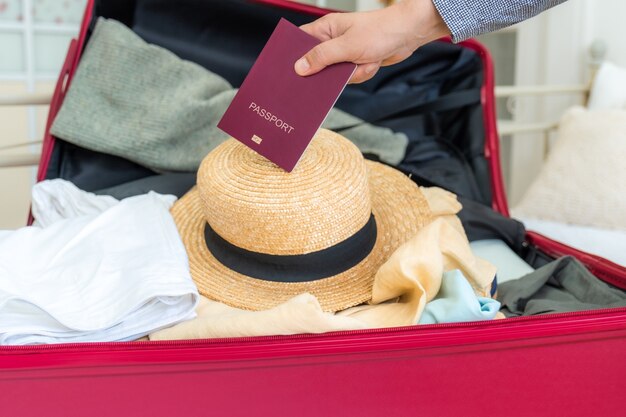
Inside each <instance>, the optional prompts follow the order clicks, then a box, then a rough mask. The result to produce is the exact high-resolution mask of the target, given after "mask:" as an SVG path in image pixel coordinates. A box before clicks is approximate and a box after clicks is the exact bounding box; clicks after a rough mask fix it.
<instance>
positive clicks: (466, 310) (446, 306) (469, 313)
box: [419, 269, 500, 324]
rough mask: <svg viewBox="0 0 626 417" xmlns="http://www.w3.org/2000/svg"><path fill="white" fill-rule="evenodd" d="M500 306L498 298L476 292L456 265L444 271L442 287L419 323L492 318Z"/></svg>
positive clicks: (428, 305) (456, 321)
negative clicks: (454, 267)
mask: <svg viewBox="0 0 626 417" xmlns="http://www.w3.org/2000/svg"><path fill="white" fill-rule="evenodd" d="M499 310H500V303H499V302H498V301H496V300H493V299H491V298H487V297H478V296H476V294H474V290H473V289H472V286H471V285H470V283H469V282H468V281H467V278H465V276H464V275H463V273H462V272H461V271H459V270H458V269H455V270H452V271H448V272H446V273H444V274H443V280H442V282H441V289H440V290H439V293H438V294H437V296H436V297H435V299H434V300H432V301H431V302H430V303H428V304H426V308H425V309H424V312H423V313H422V317H421V318H420V320H419V324H435V323H458V322H463V321H480V320H492V319H493V318H494V317H495V316H496V313H498V311H499Z"/></svg>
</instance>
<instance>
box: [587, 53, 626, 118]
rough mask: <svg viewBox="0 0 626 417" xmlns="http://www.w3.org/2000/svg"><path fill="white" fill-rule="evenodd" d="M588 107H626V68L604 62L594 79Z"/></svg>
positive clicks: (602, 108)
mask: <svg viewBox="0 0 626 417" xmlns="http://www.w3.org/2000/svg"><path fill="white" fill-rule="evenodd" d="M587 107H588V108H589V109H591V110H604V109H626V69H624V68H620V67H618V66H617V65H614V64H611V63H610V62H605V63H603V64H602V66H601V67H600V69H599V70H598V73H597V74H596V77H595V80H594V81H593V86H592V88H591V93H590V95H589V103H588V105H587Z"/></svg>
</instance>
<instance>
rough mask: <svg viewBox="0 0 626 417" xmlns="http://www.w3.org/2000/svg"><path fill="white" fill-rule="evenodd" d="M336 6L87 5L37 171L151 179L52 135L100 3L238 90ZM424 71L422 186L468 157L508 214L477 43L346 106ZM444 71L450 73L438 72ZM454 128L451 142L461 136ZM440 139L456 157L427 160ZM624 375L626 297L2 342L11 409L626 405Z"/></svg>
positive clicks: (343, 410)
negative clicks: (379, 321) (577, 306)
mask: <svg viewBox="0 0 626 417" xmlns="http://www.w3.org/2000/svg"><path fill="white" fill-rule="evenodd" d="M326 12H327V11H325V10H322V9H318V8H315V7H312V6H306V5H302V4H297V3H292V2H289V1H284V0H263V1H255V2H250V1H243V0H219V1H217V0H215V1H204V2H203V1H198V0H185V1H181V2H168V1H165V0H135V1H129V0H108V1H95V2H94V1H93V0H90V1H88V5H87V9H86V13H85V17H84V20H83V25H82V28H81V31H80V36H79V39H78V40H74V41H72V43H71V44H70V48H69V51H68V54H67V58H66V60H65V63H64V65H63V69H62V72H61V75H60V77H59V80H58V83H57V88H56V91H55V94H54V98H53V102H52V104H51V106H50V114H49V119H48V126H47V133H46V137H45V141H44V147H43V154H42V155H43V156H42V159H41V163H40V166H39V172H38V177H37V178H38V180H43V179H46V178H56V177H61V178H65V179H69V180H72V181H73V182H75V183H76V184H77V185H79V186H80V187H81V188H84V189H86V190H89V189H90V188H91V189H95V188H97V186H102V184H96V183H97V182H98V181H106V182H107V184H109V185H110V184H116V183H119V182H121V181H122V180H123V178H121V176H123V175H126V176H127V177H128V176H130V177H132V176H135V177H141V176H142V175H147V174H146V173H145V172H144V171H142V169H143V168H141V167H138V166H135V165H134V164H132V163H130V162H128V161H124V160H122V159H119V158H115V157H109V156H105V155H101V154H97V153H95V152H91V151H87V150H84V149H80V148H77V147H75V146H73V145H70V144H68V143H65V142H63V141H60V140H57V139H55V138H54V137H52V136H51V135H50V134H49V128H50V124H51V122H52V120H53V119H54V117H55V115H56V113H57V111H58V109H59V107H60V106H61V103H62V102H63V98H64V93H65V91H66V90H67V88H68V86H69V84H70V83H71V79H72V75H73V73H74V71H75V70H76V67H77V65H78V62H79V60H80V57H81V51H82V49H83V47H84V45H85V41H86V39H87V38H88V36H89V33H90V31H91V29H92V28H93V24H94V22H95V18H96V17H97V16H105V17H111V18H114V19H117V20H120V21H122V22H123V23H125V24H127V25H128V26H130V27H132V28H133V30H135V31H136V32H137V33H138V34H140V36H142V37H143V38H144V39H145V40H147V41H148V42H151V43H155V44H159V45H162V46H165V47H168V48H170V49H172V50H173V51H174V52H175V53H176V54H178V55H179V56H181V57H182V58H185V59H189V60H192V61H195V62H197V63H200V64H201V65H203V66H205V67H207V68H208V69H210V70H212V71H215V72H217V73H219V74H221V75H222V76H224V77H225V78H227V79H228V80H229V81H231V82H232V83H233V84H234V85H237V84H238V83H240V82H241V81H242V80H243V77H244V76H245V74H246V73H247V71H248V69H249V67H250V65H251V64H252V63H253V61H254V59H255V57H256V55H257V54H258V52H259V51H260V49H261V47H262V46H263V44H264V42H265V40H266V39H267V37H268V36H269V33H270V32H271V30H272V29H273V27H274V26H275V24H276V23H277V21H278V19H279V17H281V16H282V17H286V18H287V19H289V20H290V21H292V22H293V23H296V24H302V23H304V22H306V21H309V20H311V19H313V18H315V17H317V16H320V15H322V14H324V13H326ZM212 40H214V41H212ZM416 68H418V69H416ZM419 68H422V69H421V70H420V69H419ZM411 71H424V72H423V73H420V74H419V77H417V78H420V79H422V80H424V83H428V82H431V83H433V82H434V83H435V84H436V86H437V87H436V88H435V89H434V90H436V91H437V94H438V95H439V96H437V94H435V96H433V93H432V92H433V91H434V90H433V89H432V88H431V89H428V88H425V89H423V90H420V91H418V93H419V94H418V93H416V95H415V96H414V97H413V96H411V98H410V99H407V98H406V97H405V98H404V99H403V100H404V101H405V103H406V101H407V100H409V101H413V102H410V103H409V104H410V105H409V106H408V110H409V112H408V113H410V115H411V117H415V119H414V120H416V121H418V122H419V126H421V128H424V126H426V127H430V128H432V126H433V125H437V126H438V127H437V128H436V129H434V130H435V131H437V132H436V134H435V135H433V136H432V138H431V139H432V140H430V142H429V143H422V144H416V145H415V152H414V155H413V157H414V159H411V158H409V156H410V155H408V154H407V157H406V158H405V161H404V162H403V163H402V164H401V165H400V166H399V168H400V169H401V170H403V171H406V172H407V173H408V174H411V175H412V178H413V179H415V180H416V181H417V182H418V183H421V184H424V185H431V184H435V185H440V179H441V178H447V177H449V175H446V173H445V172H444V173H443V174H441V175H439V174H437V175H435V174H432V173H437V172H439V173H441V171H442V169H444V168H445V166H452V165H454V164H456V163H458V164H460V165H459V166H460V167H461V168H460V169H464V170H468V171H465V172H468V173H469V174H468V175H465V176H460V177H471V178H473V180H472V182H467V181H466V182H464V181H463V178H456V179H455V178H452V180H450V178H448V180H450V181H449V182H448V183H447V185H448V188H450V189H452V190H453V191H455V192H456V193H458V194H459V195H462V196H465V197H467V198H469V199H471V200H475V201H477V202H478V203H481V204H483V205H486V206H491V207H493V209H494V210H495V211H496V212H499V213H500V214H502V215H503V218H504V217H505V216H508V209H507V202H506V197H505V194H504V188H503V182H502V177H501V173H500V166H499V151H498V136H497V131H496V125H495V110H494V97H493V87H494V86H493V69H492V65H491V61H490V57H489V54H488V52H487V51H486V50H485V49H484V48H483V47H482V46H481V45H480V44H478V43H477V42H474V41H468V42H464V43H462V44H460V45H453V44H450V43H449V42H447V41H442V42H436V43H434V44H432V45H429V46H426V47H424V48H422V49H421V50H420V51H418V52H417V53H416V54H415V55H414V57H412V58H411V59H410V60H408V61H407V62H406V63H405V64H401V65H399V66H396V67H394V68H393V69H392V68H389V69H384V70H382V71H381V72H380V74H379V75H377V77H376V78H375V79H374V80H373V81H371V82H369V83H367V84H365V85H362V86H349V87H348V88H347V89H346V91H345V92H344V94H343V95H342V97H341V99H340V100H339V102H338V103H337V106H338V107H340V108H344V109H348V110H350V111H351V112H353V113H354V114H357V115H358V116H360V117H362V118H363V119H366V120H372V119H377V118H376V117H375V116H374V115H373V114H372V113H370V112H373V111H375V110H376V108H378V107H379V104H380V103H378V102H377V104H376V105H374V104H372V101H373V98H372V97H374V96H375V92H376V88H377V86H380V85H383V84H384V83H385V82H392V81H393V79H399V78H402V77H405V76H406V74H410V73H411ZM436 73H443V74H447V75H446V77H447V78H445V77H444V78H445V79H442V78H441V77H439V78H437V77H435V78H437V79H436V80H435V81H433V80H431V79H429V78H428V77H427V76H426V75H430V76H432V75H433V74H436ZM425 74H426V75H425ZM390 80H391V81H390ZM468 91H472V92H471V93H468ZM363 97H367V98H365V99H364V98H363ZM445 97H447V98H445ZM450 97H452V98H450ZM367 100H369V101H370V102H369V104H367V105H364V106H363V105H362V103H366V102H367ZM359 103H361V104H359ZM400 110H402V111H399V112H397V113H396V114H395V116H396V117H391V118H389V117H388V118H378V119H377V120H376V121H377V122H379V124H381V125H385V126H389V127H396V125H394V123H395V124H397V123H400V122H399V120H402V123H404V125H403V126H406V117H405V116H406V114H407V108H405V109H400ZM403 111H404V112H403ZM433 115H436V117H433ZM430 128H428V129H427V130H429V131H431V130H432V129H430ZM417 133H418V134H419V135H421V136H423V137H428V135H424V132H423V131H420V132H417ZM441 136H443V137H447V138H449V139H450V143H448V145H446V146H447V147H443V148H441V146H443V145H441V144H440V143H438V139H437V138H440V137H441ZM418 145H419V146H418ZM429 147H430V148H429ZM442 149H443V150H442ZM428 152H432V153H435V154H437V153H438V154H442V155H444V156H443V157H441V158H433V159H432V161H434V162H432V161H421V160H419V157H418V156H419V155H425V154H428ZM416 155H417V156H416ZM442 160H443V163H444V165H437V164H440V163H441V161H442ZM459 161H461V162H462V163H461V162H459ZM429 164H430V165H429ZM442 167H443V168H442ZM444 171H445V170H444ZM431 174H432V175H431ZM474 180H475V181H474ZM522 240H523V241H522V242H520V245H521V247H518V248H516V250H517V251H518V252H520V253H522V254H524V256H525V257H526V259H531V258H532V259H534V260H535V263H536V264H541V262H542V259H543V260H545V259H551V258H555V257H558V256H561V255H566V254H571V255H574V256H576V257H578V259H580V260H581V261H582V262H583V263H585V264H586V265H587V267H588V268H589V269H590V270H591V271H592V272H593V273H594V274H595V275H596V276H597V277H599V278H600V279H602V280H604V281H606V282H608V283H610V284H612V285H614V286H617V287H620V288H622V289H626V270H625V269H624V268H622V267H620V266H618V265H615V264H612V263H610V262H608V261H606V260H604V259H601V258H598V257H596V256H593V255H589V254H585V253H582V252H579V251H576V250H574V249H572V248H569V247H567V246H565V245H562V244H559V243H558V242H554V241H552V240H550V239H547V238H545V237H543V236H540V235H538V234H533V233H528V234H526V237H525V238H523V239H522ZM624 377H626V308H616V309H604V310H594V311H584V312H577V313H561V314H546V315H540V316H532V317H524V318H514V319H506V320H496V321H487V322H471V323H459V324H439V325H422V326H412V327H404V328H391V329H377V330H365V331H352V332H337V333H328V334H322V335H295V336H276V337H255V338H236V339H219V340H190V341H170V342H129V343H89V344H66V345H40V346H15V347H0V398H1V399H2V400H3V401H2V413H1V414H2V415H3V416H30V415H33V416H34V415H48V416H57V415H58V416H74V415H76V416H83V415H90V416H108V415H151V416H170V415H180V416H191V415H233V416H250V415H300V416H314V415H317V416H320V415H337V414H343V415H359V416H369V415H372V416H379V415H386V416H391V415H398V416H406V415H412V414H418V413H419V414H433V415H464V416H467V415H483V416H485V415H500V416H502V415H532V416H539V415H546V416H548V415H559V414H563V415H570V416H573V415H580V416H589V415H607V416H608V415H612V416H618V415H624V411H623V410H622V404H621V401H620V400H619V398H622V397H621V395H622V394H621V391H622V390H621V382H622V380H623V378H624Z"/></svg>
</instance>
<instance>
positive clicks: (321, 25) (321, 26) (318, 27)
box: [300, 16, 333, 42]
mask: <svg viewBox="0 0 626 417" xmlns="http://www.w3.org/2000/svg"><path fill="white" fill-rule="evenodd" d="M300 29H302V30H303V31H305V32H306V33H308V34H309V35H311V36H313V37H315V38H317V39H319V40H320V41H322V42H324V41H327V40H329V39H331V38H332V36H331V34H332V32H333V31H332V29H331V23H330V22H329V21H328V16H324V17H322V18H320V19H317V20H315V21H313V22H311V23H307V24H306V25H302V26H300Z"/></svg>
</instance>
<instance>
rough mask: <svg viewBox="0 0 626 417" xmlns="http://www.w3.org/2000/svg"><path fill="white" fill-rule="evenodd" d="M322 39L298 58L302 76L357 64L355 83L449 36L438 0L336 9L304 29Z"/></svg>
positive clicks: (297, 65) (299, 70) (408, 1)
mask: <svg viewBox="0 0 626 417" xmlns="http://www.w3.org/2000/svg"><path fill="white" fill-rule="evenodd" d="M300 28H301V29H302V30H304V31H305V32H307V33H308V34H310V35H312V36H314V37H316V38H318V39H319V40H321V41H322V43H321V44H319V45H317V46H316V47H314V48H313V49H311V50H310V51H309V52H308V53H307V54H306V55H304V56H303V57H302V58H300V59H299V60H298V61H296V63H295V65H294V68H295V71H296V73H298V74H299V75H303V76H306V75H312V74H315V73H317V72H319V71H321V70H322V69H324V68H325V67H327V66H329V65H332V64H336V63H338V62H353V63H355V64H357V69H356V71H355V72H354V74H353V75H352V78H351V79H350V82H351V83H361V82H363V81H367V80H369V79H370V78H372V77H373V76H374V75H375V74H376V72H377V71H378V69H379V68H380V67H381V66H386V65H392V64H395V63H397V62H400V61H403V60H405V59H406V58H408V57H409V56H411V54H412V53H413V51H415V50H416V49H417V48H418V47H420V46H422V45H424V44H425V43H428V42H430V41H433V40H435V39H438V38H440V37H442V36H445V35H449V34H450V31H449V30H448V28H447V27H446V25H445V23H444V22H443V20H442V19H441V16H439V13H438V12H437V9H436V8H435V6H434V5H433V3H432V0H403V1H401V2H399V3H396V4H394V5H392V6H389V7H387V8H384V9H381V10H375V11H370V12H355V13H331V14H328V15H326V16H324V17H322V18H320V19H318V20H316V21H314V22H311V23H309V24H306V25H303V26H301V27H300Z"/></svg>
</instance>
